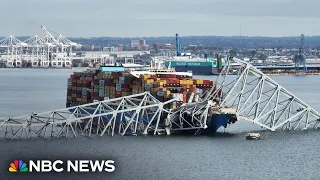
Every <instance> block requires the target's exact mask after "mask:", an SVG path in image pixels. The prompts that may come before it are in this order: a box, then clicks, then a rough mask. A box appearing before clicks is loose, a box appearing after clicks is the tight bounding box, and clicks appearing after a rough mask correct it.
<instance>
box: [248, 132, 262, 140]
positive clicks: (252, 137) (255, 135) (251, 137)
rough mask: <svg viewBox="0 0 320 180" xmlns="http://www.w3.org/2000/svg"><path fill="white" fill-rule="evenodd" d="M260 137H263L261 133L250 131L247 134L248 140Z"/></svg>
mask: <svg viewBox="0 0 320 180" xmlns="http://www.w3.org/2000/svg"><path fill="white" fill-rule="evenodd" d="M260 138H261V136H260V134H259V133H248V134H247V135H246V139H247V140H256V139H260Z"/></svg>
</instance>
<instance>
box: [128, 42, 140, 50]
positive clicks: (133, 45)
mask: <svg viewBox="0 0 320 180" xmlns="http://www.w3.org/2000/svg"><path fill="white" fill-rule="evenodd" d="M130 44H131V48H132V49H135V48H137V47H139V46H140V41H139V40H131V43H130Z"/></svg>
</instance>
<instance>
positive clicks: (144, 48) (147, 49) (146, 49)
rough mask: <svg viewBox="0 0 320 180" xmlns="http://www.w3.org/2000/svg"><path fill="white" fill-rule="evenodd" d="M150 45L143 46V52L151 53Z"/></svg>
mask: <svg viewBox="0 0 320 180" xmlns="http://www.w3.org/2000/svg"><path fill="white" fill-rule="evenodd" d="M149 49H150V48H149V45H143V46H142V51H149Z"/></svg>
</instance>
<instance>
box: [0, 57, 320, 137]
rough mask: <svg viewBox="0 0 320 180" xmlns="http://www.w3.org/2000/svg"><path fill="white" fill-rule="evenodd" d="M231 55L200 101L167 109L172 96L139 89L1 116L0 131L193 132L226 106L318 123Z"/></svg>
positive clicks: (273, 126)
mask: <svg viewBox="0 0 320 180" xmlns="http://www.w3.org/2000/svg"><path fill="white" fill-rule="evenodd" d="M233 60H234V61H236V62H237V63H239V64H240V65H241V68H239V71H238V74H237V75H236V76H234V75H229V71H230V68H231V67H230V66H231V65H230V63H228V64H227V66H225V67H224V69H223V71H222V73H221V74H220V75H219V77H218V79H217V81H216V84H215V86H214V87H212V89H211V90H210V91H208V92H207V93H206V95H205V98H204V100H203V101H202V102H196V103H187V104H184V105H183V106H181V107H179V108H176V109H166V108H164V106H165V105H166V104H169V103H171V102H173V101H176V99H172V100H169V101H166V102H160V101H159V100H157V99H156V98H155V97H153V96H152V95H151V94H150V93H149V92H144V93H140V94H135V95H130V96H124V97H120V98H116V99H110V100H105V101H99V102H94V103H90V104H85V105H79V106H74V107H69V108H63V109H59V110H54V111H48V112H42V113H32V114H31V115H26V116H19V117H12V118H5V119H1V120H0V131H1V132H3V136H4V138H6V139H29V138H32V137H39V138H59V137H77V136H79V135H82V136H88V137H90V136H92V135H98V136H104V135H109V136H114V135H147V134H153V135H161V134H167V135H169V134H171V133H177V132H184V131H192V132H196V133H197V132H201V131H203V130H207V129H210V128H212V127H210V126H208V124H209V121H210V119H211V116H212V115H213V113H217V112H219V109H220V110H221V109H223V108H225V107H228V108H234V109H235V115H236V118H237V120H246V121H249V122H252V123H254V124H257V125H259V126H261V127H262V128H264V129H268V130H271V131H275V130H277V129H283V130H296V129H303V130H305V129H308V128H316V129H317V128H319V126H320V114H319V113H318V112H317V111H315V110H314V109H313V108H311V107H310V106H309V105H307V104H306V103H305V102H303V101H302V100H300V99H299V98H298V97H297V96H295V95H294V94H292V93H290V92H289V91H288V90H286V89H285V88H284V87H282V86H281V85H279V84H278V83H276V82H275V81H273V80H272V79H271V78H270V77H268V76H266V75H265V74H263V73H262V72H261V71H259V70H258V69H256V68H255V67H254V66H252V65H251V64H249V63H247V62H244V61H241V60H237V59H233Z"/></svg>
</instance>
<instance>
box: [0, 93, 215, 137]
mask: <svg viewBox="0 0 320 180" xmlns="http://www.w3.org/2000/svg"><path fill="white" fill-rule="evenodd" d="M174 101H176V100H175V99H172V100H170V101H167V102H160V101H158V100H157V99H156V98H155V97H153V96H152V95H151V94H150V93H149V92H145V93H141V94H136V95H131V96H126V97H121V98H116V99H111V100H105V101H100V102H95V103H90V104H86V105H80V106H75V107H70V108H65V109H59V110H55V111H49V112H43V113H32V114H31V115H28V116H20V117H14V118H7V119H2V120H1V121H0V129H1V130H2V131H4V138H6V139H30V138H33V137H39V138H59V137H68V136H69V137H77V136H79V135H82V136H88V137H90V136H92V135H97V136H103V135H109V136H113V135H122V136H123V135H147V134H154V135H157V134H170V133H171V132H176V131H181V130H190V129H194V130H199V129H205V128H206V121H207V114H208V112H209V108H210V107H211V104H210V103H209V101H205V102H201V103H193V104H187V105H185V106H182V107H180V108H177V109H174V110H171V111H169V110H166V109H165V108H164V106H165V105H167V104H169V103H171V102H174ZM186 117H189V119H191V121H190V120H189V121H188V120H186Z"/></svg>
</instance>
